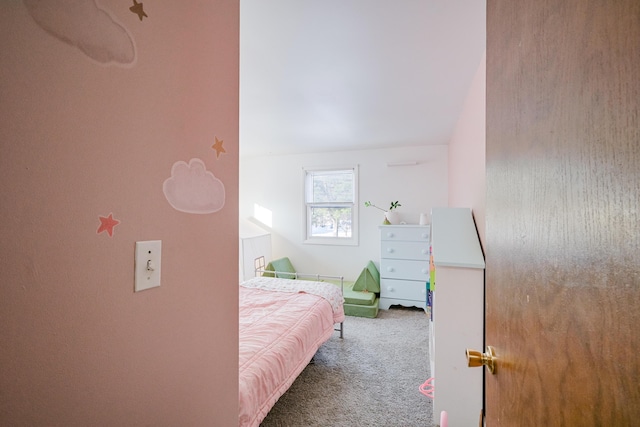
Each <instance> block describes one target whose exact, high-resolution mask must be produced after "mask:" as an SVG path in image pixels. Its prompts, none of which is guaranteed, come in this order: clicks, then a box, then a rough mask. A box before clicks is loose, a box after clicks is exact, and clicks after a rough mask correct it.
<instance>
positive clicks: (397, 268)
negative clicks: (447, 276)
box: [380, 258, 429, 282]
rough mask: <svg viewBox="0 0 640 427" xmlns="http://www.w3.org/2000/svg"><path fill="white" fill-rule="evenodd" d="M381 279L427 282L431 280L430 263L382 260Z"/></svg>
mask: <svg viewBox="0 0 640 427" xmlns="http://www.w3.org/2000/svg"><path fill="white" fill-rule="evenodd" d="M380 277H384V278H387V279H405V280H420V281H423V282H426V281H427V280H428V279H429V263H428V262H425V261H411V260H405V259H390V258H382V259H381V260H380Z"/></svg>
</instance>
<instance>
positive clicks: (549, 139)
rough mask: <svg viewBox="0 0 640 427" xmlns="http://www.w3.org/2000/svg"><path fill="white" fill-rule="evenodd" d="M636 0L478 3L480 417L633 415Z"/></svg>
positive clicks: (639, 285) (637, 302)
mask: <svg viewBox="0 0 640 427" xmlns="http://www.w3.org/2000/svg"><path fill="white" fill-rule="evenodd" d="M639 100H640V2H638V1H637V0H616V1H607V0H529V1H524V0H517V1H513V0H488V1H487V139H486V145H487V148H486V150H487V151H486V162H487V165H486V169H487V196H486V197H487V199H486V248H485V252H486V307H485V310H486V311H485V317H486V335H485V337H486V344H487V345H492V346H494V347H495V348H496V351H497V353H498V357H499V358H500V364H499V368H498V369H499V371H498V375H486V379H485V381H486V384H485V389H486V398H485V399H486V423H487V426H491V427H494V426H509V427H511V426H599V425H612V426H614V425H615V426H626V425H638V423H640V386H639V385H638V384H639V382H640V356H639V355H640V333H638V325H640V237H639V236H640V108H639V107H640V104H639Z"/></svg>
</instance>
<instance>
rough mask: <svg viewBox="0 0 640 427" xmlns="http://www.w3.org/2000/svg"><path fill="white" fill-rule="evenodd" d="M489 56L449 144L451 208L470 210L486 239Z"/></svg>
mask: <svg viewBox="0 0 640 427" xmlns="http://www.w3.org/2000/svg"><path fill="white" fill-rule="evenodd" d="M485 102H486V56H485V55H483V57H482V61H481V62H480V66H479V67H478V71H476V75H475V77H474V78H473V82H472V83H471V87H470V88H469V94H468V95H467V99H466V101H465V104H464V109H463V111H462V114H461V115H460V118H459V119H458V123H457V125H456V128H455V131H454V134H453V137H452V139H451V141H450V142H449V206H451V207H468V208H471V209H472V210H473V215H474V218H475V221H476V227H477V228H478V234H479V236H480V241H481V242H482V245H483V246H484V238H485V146H486V135H485V117H486V114H485V113H486V105H485Z"/></svg>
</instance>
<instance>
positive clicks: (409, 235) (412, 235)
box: [380, 225, 429, 243]
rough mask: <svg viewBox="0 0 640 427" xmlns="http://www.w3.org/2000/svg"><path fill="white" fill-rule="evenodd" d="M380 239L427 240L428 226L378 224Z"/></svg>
mask: <svg viewBox="0 0 640 427" xmlns="http://www.w3.org/2000/svg"><path fill="white" fill-rule="evenodd" d="M380 240H383V241H384V240H403V241H407V240H408V241H414V242H416V241H417V242H420V241H421V242H427V243H428V242H429V227H427V226H422V227H418V226H413V227H412V226H406V225H405V226H402V225H399V226H387V227H385V226H380Z"/></svg>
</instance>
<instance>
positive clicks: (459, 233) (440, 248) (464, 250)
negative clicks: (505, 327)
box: [429, 208, 485, 427]
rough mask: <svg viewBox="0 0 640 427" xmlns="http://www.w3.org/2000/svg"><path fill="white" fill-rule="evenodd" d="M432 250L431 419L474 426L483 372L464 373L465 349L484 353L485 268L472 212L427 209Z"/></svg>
mask: <svg viewBox="0 0 640 427" xmlns="http://www.w3.org/2000/svg"><path fill="white" fill-rule="evenodd" d="M431 249H432V252H433V264H434V274H435V280H434V284H435V290H434V291H433V307H432V310H433V313H432V314H433V320H432V321H431V322H430V328H429V330H430V346H429V349H430V356H431V375H432V377H433V378H434V381H433V384H434V385H435V392H434V399H433V413H434V414H435V415H436V417H439V416H440V413H441V412H442V411H447V414H448V419H449V426H450V427H460V426H461V427H467V426H473V425H478V419H479V417H480V411H481V410H482V378H483V377H482V374H483V368H469V367H467V359H466V356H465V349H467V348H470V349H473V350H480V351H484V348H483V342H484V267H485V264H484V256H483V254H482V249H481V247H480V241H479V239H478V233H477V230H476V226H475V223H474V221H473V216H472V214H471V209H466V208H434V209H432V211H431Z"/></svg>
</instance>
